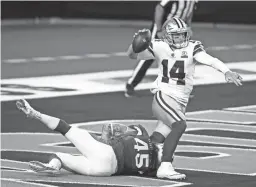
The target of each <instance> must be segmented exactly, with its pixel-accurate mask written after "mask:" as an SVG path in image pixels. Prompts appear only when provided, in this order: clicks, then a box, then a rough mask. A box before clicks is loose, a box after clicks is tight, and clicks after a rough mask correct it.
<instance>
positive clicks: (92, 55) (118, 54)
mask: <svg viewBox="0 0 256 187" xmlns="http://www.w3.org/2000/svg"><path fill="white" fill-rule="evenodd" d="M255 47H256V44H251V45H250V44H238V45H231V46H212V47H208V48H206V50H210V51H225V50H231V49H237V50H243V49H253V48H255ZM123 56H127V53H126V52H114V53H90V54H83V55H70V56H57V57H32V58H18V59H4V60H2V62H3V63H9V64H16V63H29V62H48V61H57V60H80V59H84V58H109V57H123Z"/></svg>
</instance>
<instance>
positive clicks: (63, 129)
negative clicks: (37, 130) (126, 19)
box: [54, 119, 71, 136]
mask: <svg viewBox="0 0 256 187" xmlns="http://www.w3.org/2000/svg"><path fill="white" fill-rule="evenodd" d="M70 128H71V126H70V125H69V124H67V123H66V122H65V121H64V120H62V119H61V120H60V122H59V124H58V125H57V127H56V129H54V130H55V131H58V132H59V133H61V134H62V135H63V136H65V134H67V132H68V131H69V129H70Z"/></svg>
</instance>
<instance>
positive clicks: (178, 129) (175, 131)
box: [162, 121, 187, 162]
mask: <svg viewBox="0 0 256 187" xmlns="http://www.w3.org/2000/svg"><path fill="white" fill-rule="evenodd" d="M186 127H187V125H186V122H185V121H178V122H175V123H173V124H172V131H171V132H170V134H169V135H168V136H167V137H166V139H165V141H164V148H163V157H162V162H172V160H173V154H174V151H175V150H176V147H177V145H178V143H179V140H180V137H181V136H182V134H183V133H184V132H185V130H186Z"/></svg>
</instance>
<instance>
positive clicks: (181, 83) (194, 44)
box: [137, 39, 204, 106]
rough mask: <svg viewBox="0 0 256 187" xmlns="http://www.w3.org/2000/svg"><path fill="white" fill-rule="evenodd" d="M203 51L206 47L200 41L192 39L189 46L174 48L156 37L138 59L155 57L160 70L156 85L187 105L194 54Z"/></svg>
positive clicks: (190, 88) (190, 89) (193, 67)
mask: <svg viewBox="0 0 256 187" xmlns="http://www.w3.org/2000/svg"><path fill="white" fill-rule="evenodd" d="M201 51H204V48H203V45H202V43H201V42H199V41H194V40H190V41H189V44H188V46H187V47H185V48H181V49H174V48H171V47H170V46H169V44H167V43H166V42H164V41H163V40H159V39H155V40H153V41H152V42H151V44H150V46H149V47H148V49H147V50H145V51H143V52H141V53H139V54H138V57H137V59H140V60H143V59H144V60H147V59H155V60H156V62H157V63H158V67H159V72H158V77H157V79H156V81H155V82H154V87H155V88H156V89H158V90H161V91H162V92H163V93H165V94H167V95H169V96H171V97H172V98H174V99H175V100H176V101H178V102H179V103H181V104H183V105H185V106H186V105H187V103H188V99H189V95H190V93H191V91H192V89H193V78H194V72H195V64H196V61H194V56H195V54H197V53H198V52H201Z"/></svg>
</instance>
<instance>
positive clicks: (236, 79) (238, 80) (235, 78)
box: [225, 71, 243, 86]
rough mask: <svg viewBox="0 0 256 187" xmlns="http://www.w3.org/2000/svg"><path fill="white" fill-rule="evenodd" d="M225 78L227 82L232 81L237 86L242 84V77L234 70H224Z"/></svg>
mask: <svg viewBox="0 0 256 187" xmlns="http://www.w3.org/2000/svg"><path fill="white" fill-rule="evenodd" d="M225 79H226V81H227V82H233V83H235V84H236V85H237V86H241V85H242V80H243V78H242V77H241V75H239V74H238V73H236V72H232V71H228V72H226V73H225Z"/></svg>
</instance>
